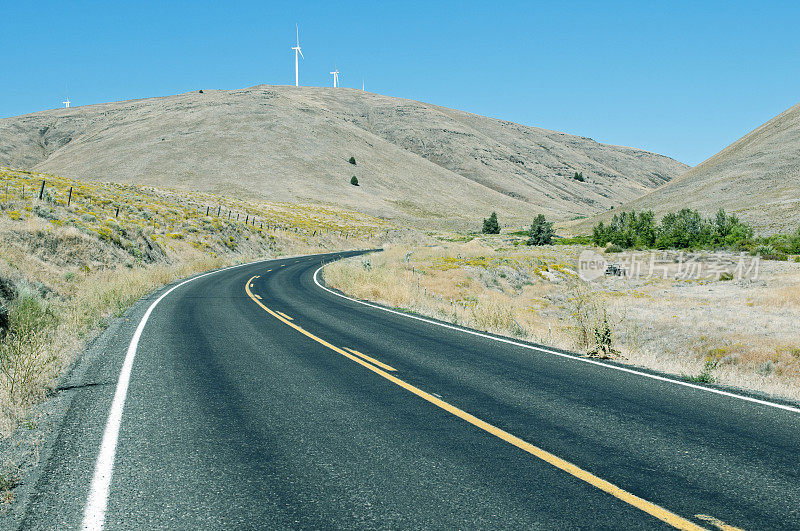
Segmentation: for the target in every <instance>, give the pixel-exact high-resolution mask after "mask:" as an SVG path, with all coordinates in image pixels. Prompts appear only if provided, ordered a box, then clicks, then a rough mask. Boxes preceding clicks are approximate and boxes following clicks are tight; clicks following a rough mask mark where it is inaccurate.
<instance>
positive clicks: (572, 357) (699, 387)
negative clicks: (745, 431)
mask: <svg viewBox="0 0 800 531" xmlns="http://www.w3.org/2000/svg"><path fill="white" fill-rule="evenodd" d="M323 267H325V266H324V265H323V266H320V267H319V268H318V269H317V270H316V271H314V284H316V285H317V286H318V287H320V288H322V289H324V290H325V291H327V292H328V293H331V294H332V295H336V296H337V297H341V298H343V299H347V300H349V301H352V302H357V303H358V304H363V305H364V306H369V307H370V308H375V309H377V310H382V311H384V312H389V313H393V314H395V315H400V316H403V317H407V318H409V319H416V320H417V321H422V322H424V323H429V324H433V325H436V326H441V327H442V328H449V329H450V330H457V331H458V332H463V333H465V334H470V335H473V336H478V337H483V338H486V339H491V340H492V341H498V342H500V343H506V344H508V345H514V346H516V347H522V348H527V349H529V350H536V351H539V352H544V353H546V354H553V355H554V356H560V357H562V358H567V359H570V360H572V361H580V362H583V363H591V364H592V365H598V366H600V367H605V368H606V369H614V370H615V371H621V372H627V373H628V374H636V375H638V376H644V377H645V378H651V379H653V380H658V381H660V382H668V383H673V384H676V385H682V386H684V387H689V388H691V389H697V390H698V391H705V392H707V393H714V394H717V395H722V396H727V397H729V398H737V399H739V400H745V401H747V402H753V403H754V404H760V405H762V406H769V407H774V408H778V409H783V410H786V411H791V412H793V413H800V408H797V407H794V406H789V405H786V404H778V403H776V402H769V401H767V400H760V399H758V398H753V397H750V396H744V395H738V394H736V393H731V392H728V391H722V390H721V389H714V388H713V387H704V386H702V385H697V384H693V383H690V382H682V381H681V380H675V379H673V378H666V377H664V376H658V375H657V374H648V373H646V372H641V371H637V370H635V369H629V368H627V367H620V366H618V365H611V364H608V363H603V362H601V361H597V360H593V359H589V358H581V357H578V356H577V355H575V354H564V353H563V352H558V351H556V350H550V349H548V348H543V347H535V346H533V345H527V344H525V343H520V342H518V341H514V340H513V339H507V338H504V337H495V336H490V335H488V334H484V333H482V332H478V331H476V330H468V329H466V328H459V327H457V326H453V325H449V324H447V323H440V322H437V321H434V320H432V319H426V318H425V317H420V316H417V315H411V314H409V313H405V312H399V311H397V310H392V309H391V308H384V307H383V306H379V305H377V304H372V303H370V302H366V301H360V300H358V299H354V298H352V297H348V296H347V295H345V294H343V293H337V292H336V291H333V290H332V289H330V288H328V287H325V286H323V285H322V284H320V282H319V279H318V278H317V277H318V274H319V272H320V271H321V270H322V268H323Z"/></svg>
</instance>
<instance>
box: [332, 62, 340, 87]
mask: <svg viewBox="0 0 800 531" xmlns="http://www.w3.org/2000/svg"><path fill="white" fill-rule="evenodd" d="M331 75H332V76H333V87H334V88H336V87H338V86H339V69H338V68H336V67H335V66H334V67H333V72H331Z"/></svg>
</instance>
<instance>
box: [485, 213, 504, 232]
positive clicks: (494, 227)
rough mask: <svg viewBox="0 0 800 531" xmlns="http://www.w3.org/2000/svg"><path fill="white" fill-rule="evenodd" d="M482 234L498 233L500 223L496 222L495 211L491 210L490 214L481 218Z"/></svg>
mask: <svg viewBox="0 0 800 531" xmlns="http://www.w3.org/2000/svg"><path fill="white" fill-rule="evenodd" d="M481 232H483V233H484V234H500V224H499V223H498V222H497V213H496V212H492V214H491V215H490V216H489V217H488V218H486V219H484V220H483V229H482V230H481Z"/></svg>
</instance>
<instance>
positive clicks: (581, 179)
mask: <svg viewBox="0 0 800 531" xmlns="http://www.w3.org/2000/svg"><path fill="white" fill-rule="evenodd" d="M572 178H573V179H575V180H576V181H580V182H584V181H586V179H584V178H583V172H580V173H578V172H577V171H576V172H575V175H573V176H572Z"/></svg>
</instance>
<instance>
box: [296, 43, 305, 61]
mask: <svg viewBox="0 0 800 531" xmlns="http://www.w3.org/2000/svg"><path fill="white" fill-rule="evenodd" d="M297 51H298V52H300V57H302V58H303V59H305V56H304V55H303V50H301V49H300V47H299V46H298V47H297Z"/></svg>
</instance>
